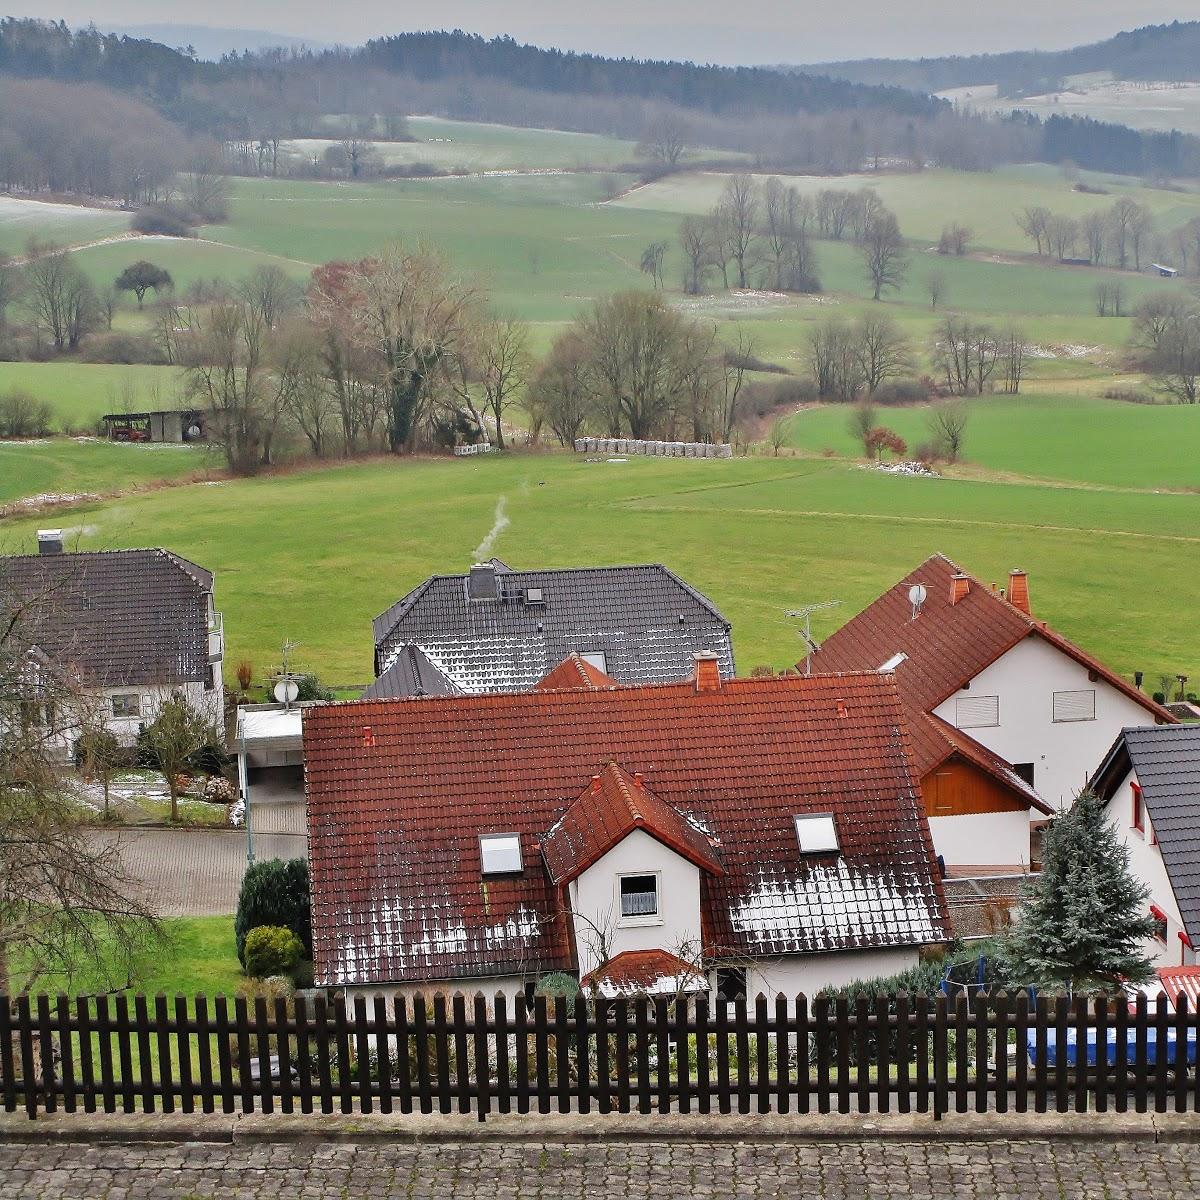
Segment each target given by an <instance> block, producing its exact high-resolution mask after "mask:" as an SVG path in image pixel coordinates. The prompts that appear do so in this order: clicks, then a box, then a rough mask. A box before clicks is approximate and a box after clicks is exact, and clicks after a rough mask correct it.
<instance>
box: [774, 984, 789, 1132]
mask: <svg viewBox="0 0 1200 1200" xmlns="http://www.w3.org/2000/svg"><path fill="white" fill-rule="evenodd" d="M788 1032H789V1031H788V1005H787V997H786V996H785V995H784V994H783V993H782V992H776V994H775V1111H776V1112H781V1113H786V1112H788V1111H790V1109H791V1106H792V1066H791V1050H790V1048H789V1046H788Z"/></svg>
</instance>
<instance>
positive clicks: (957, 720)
mask: <svg viewBox="0 0 1200 1200" xmlns="http://www.w3.org/2000/svg"><path fill="white" fill-rule="evenodd" d="M954 724H955V725H956V726H958V728H959V729H987V728H991V727H994V726H996V725H999V724H1000V697H999V696H959V697H958V699H957V700H956V701H955V703H954Z"/></svg>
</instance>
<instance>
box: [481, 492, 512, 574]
mask: <svg viewBox="0 0 1200 1200" xmlns="http://www.w3.org/2000/svg"><path fill="white" fill-rule="evenodd" d="M507 508H508V497H507V496H501V497H500V499H499V500H497V501H496V514H495V516H494V517H493V518H492V527H491V529H489V530H488V534H487V537H485V538H484V539H483V541H482V542H480V543H479V545H478V546H476V547H475V561H476V562H483V560H484V559H485V558H491V557H492V551H493V550H495V549H496V539H497V538H499V536H500V535H501V534H502V533H503V532H504V531H505V530H506V529H507V528H508V526H509V524H510V522H509V519H508V517H507V516H506V515H505V509H507Z"/></svg>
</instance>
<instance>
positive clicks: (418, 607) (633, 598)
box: [374, 564, 734, 698]
mask: <svg viewBox="0 0 1200 1200" xmlns="http://www.w3.org/2000/svg"><path fill="white" fill-rule="evenodd" d="M501 565H503V564H501ZM467 579H468V576H466V575H435V576H433V577H432V578H430V579H427V580H425V582H424V583H422V584H420V585H418V586H417V587H416V588H414V589H413V590H412V591H411V592H409V593H408V595H407V596H405V597H404V598H403V599H402V600H399V601H397V603H396V604H394V605H392V606H391V608H389V609H388V610H387V611H386V612H384V613H382V614H381V615H380V616H378V617H376V618H375V621H374V631H375V646H376V660H377V664H378V668H379V670H380V672H381V674H383V673H386V672H387V670H388V668H389V667H391V666H392V664H393V663H394V662H395V660H396V657H397V655H398V653H399V651H400V648H401V647H402V646H404V645H409V644H414V645H417V646H420V647H421V649H422V651H423V652H424V653H425V655H426V656H427V658H428V659H429V661H430V662H431V663H432V664H433V665H434V666H435V667H436V668H437V669H438V670H439V671H440V672H441V673H442V674H444V675H445V676H446V677H447V678H449V679H450V680H452V681H453V682H454V684H455V685H456V686H457V687H459V688H460V689H461V690H462V691H464V692H470V693H477V692H492V691H497V692H505V691H510V692H511V691H524V690H526V689H528V688H531V687H533V686H534V685H535V684H536V683H537V682H538V680H540V679H542V678H544V677H545V675H546V674H547V673H548V672H549V671H550V670H551V668H553V667H555V666H556V665H557V664H559V663H561V662H562V661H563V659H564V658H566V657H567V656H568V655H569V654H572V653H580V654H583V653H602V654H603V655H604V659H605V670H606V672H607V673H608V674H609V675H611V676H612V677H613V678H614V679H616V680H618V681H619V682H621V683H669V682H673V681H676V680H679V679H685V678H686V677H687V676H688V675H689V674H690V672H691V670H692V666H693V657H694V655H695V654H696V653H697V652H699V651H701V650H715V651H716V652H717V653H718V654H719V655H720V659H721V672H722V674H723V675H725V676H726V677H731V676H732V675H733V673H734V661H733V647H732V644H731V642H730V637H729V623H728V622H727V621H726V620H725V618H724V617H723V616H722V615H721V614H720V612H718V611H717V609H716V608H715V607H714V605H713V604H712V602H711V601H710V600H708V599H706V598H705V597H704V596H702V595H701V594H700V593H699V592H698V591H696V590H695V588H693V587H690V586H689V585H688V584H686V583H685V582H684V581H683V580H682V579H680V578H679V577H678V576H676V575H675V574H673V573H672V572H671V571H669V570H667V568H666V567H663V566H660V565H657V564H646V565H640V566H617V567H583V568H570V569H563V570H544V571H514V570H512V569H497V571H496V586H497V588H498V591H499V598H498V599H485V600H481V599H471V598H469V596H468V592H467ZM530 589H540V591H541V597H542V598H541V600H539V601H535V602H532V603H530V602H527V601H526V594H527V593H528V592H529V590H530ZM376 692H377V693H378V696H377V698H383V696H385V695H386V696H395V697H399V696H401V695H405V694H407V693H405V692H403V691H400V690H395V687H394V686H393V685H386V686H385V684H384V682H383V680H382V679H381V680H380V681H379V682H378V686H377V687H376Z"/></svg>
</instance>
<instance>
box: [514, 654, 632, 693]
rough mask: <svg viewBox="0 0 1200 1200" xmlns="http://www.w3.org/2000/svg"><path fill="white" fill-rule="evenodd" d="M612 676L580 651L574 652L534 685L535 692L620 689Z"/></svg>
mask: <svg viewBox="0 0 1200 1200" xmlns="http://www.w3.org/2000/svg"><path fill="white" fill-rule="evenodd" d="M619 686H620V684H619V683H618V682H617V680H615V679H614V678H613V677H612V676H611V675H609V674H607V673H606V672H604V671H602V670H601V669H600V668H599V667H597V666H595V665H593V664H592V663H590V662H588V660H587V659H586V658H584V657H583V655H582V654H580V653H578V651H574V650H573V651H572V652H571V653H570V654H568V655H567V657H566V658H564V659H563V660H562V662H560V663H559V664H558V665H557V666H556V667H552V668H551V669H550V670H549V671H547V672H546V674H545V675H543V676H542V678H541V679H539V680H538V681H537V683H535V684H534V685H533V689H532V690H533V691H535V692H553V691H579V690H581V689H589V690H592V691H595V690H597V689H599V688H605V687H619Z"/></svg>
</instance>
